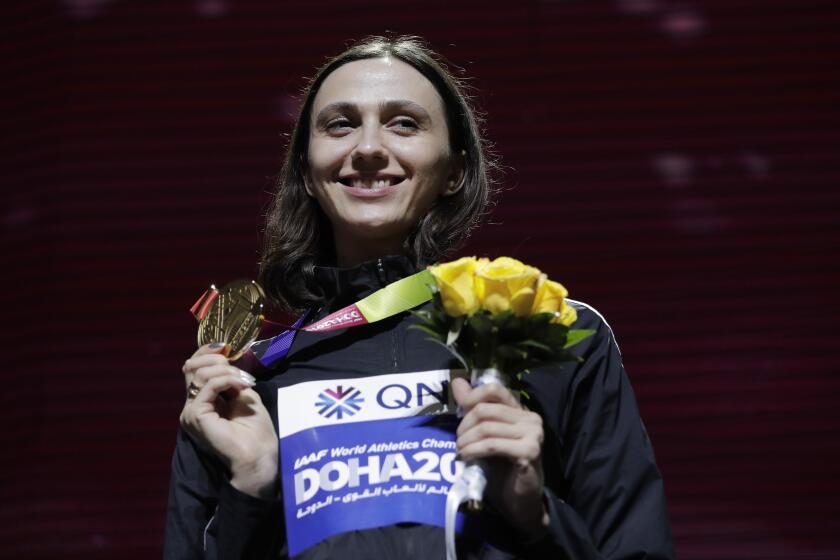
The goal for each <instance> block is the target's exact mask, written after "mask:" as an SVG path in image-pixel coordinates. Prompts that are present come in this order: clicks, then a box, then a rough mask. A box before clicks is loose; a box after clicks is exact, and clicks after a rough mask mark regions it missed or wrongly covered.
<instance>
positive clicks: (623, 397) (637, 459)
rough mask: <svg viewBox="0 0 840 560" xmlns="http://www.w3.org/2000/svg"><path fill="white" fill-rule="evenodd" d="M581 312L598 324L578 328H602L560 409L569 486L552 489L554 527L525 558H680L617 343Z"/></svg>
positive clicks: (586, 310)
mask: <svg viewBox="0 0 840 560" xmlns="http://www.w3.org/2000/svg"><path fill="white" fill-rule="evenodd" d="M580 314H581V315H583V314H586V315H588V316H589V317H590V320H591V321H593V322H592V323H591V324H584V325H576V326H580V328H593V329H596V333H595V335H593V337H592V338H591V339H590V340H591V342H589V344H588V347H587V348H585V349H584V351H583V356H584V358H585V361H584V362H583V363H582V364H580V366H579V368H578V369H577V371H576V372H575V374H574V376H573V378H572V381H571V385H570V386H569V390H568V394H567V399H565V403H564V404H563V405H561V406H564V407H565V409H564V410H561V411H559V415H560V418H562V419H563V421H562V423H561V425H560V426H559V432H560V434H561V436H560V441H561V452H560V453H561V459H560V463H561V469H562V473H563V476H562V480H563V484H562V486H563V488H556V489H555V490H551V489H548V488H547V489H546V492H545V501H546V505H547V509H548V512H549V516H550V520H551V523H550V528H549V532H548V534H547V535H546V536H545V537H544V538H543V539H541V540H540V541H538V542H535V543H530V545H527V546H526V547H525V550H523V551H522V552H523V556H525V557H528V558H569V559H630V558H633V559H650V560H659V559H666V558H674V557H675V554H674V549H673V543H672V538H671V529H670V525H669V521H668V513H667V509H666V504H665V491H664V487H663V482H662V476H661V474H660V472H659V469H658V468H657V466H656V462H655V459H654V455H653V448H652V447H651V443H650V440H649V439H648V436H647V433H646V431H645V428H644V425H643V424H642V420H641V418H640V416H639V410H638V407H637V405H636V399H635V396H634V394H633V390H632V388H631V387H630V382H629V380H628V378H627V374H626V373H625V371H624V367H623V365H622V363H621V354H620V352H619V350H618V346H617V345H616V342H615V339H614V337H613V334H612V331H611V330H610V328H609V326H608V325H607V324H606V322H604V321H603V319H602V318H600V316H599V315H597V313H595V312H594V310H591V309H589V308H584V310H581V312H580ZM581 346H583V344H581ZM558 494H560V495H558Z"/></svg>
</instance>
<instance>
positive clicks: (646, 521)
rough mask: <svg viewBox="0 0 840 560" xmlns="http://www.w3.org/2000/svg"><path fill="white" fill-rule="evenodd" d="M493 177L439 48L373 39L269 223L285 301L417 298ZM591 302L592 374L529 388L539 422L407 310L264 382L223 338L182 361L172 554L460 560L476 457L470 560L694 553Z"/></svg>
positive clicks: (345, 57)
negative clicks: (462, 512)
mask: <svg viewBox="0 0 840 560" xmlns="http://www.w3.org/2000/svg"><path fill="white" fill-rule="evenodd" d="M493 167H494V164H493V161H492V159H490V158H488V157H487V155H486V150H485V145H484V142H483V140H482V138H481V136H480V134H479V127H478V122H477V119H476V117H475V113H474V111H473V109H472V107H471V106H470V104H469V103H468V100H467V97H466V96H465V95H464V93H463V88H462V87H461V85H460V84H459V82H458V81H457V80H456V79H455V78H454V77H453V76H452V75H451V74H450V72H449V71H448V70H447V69H446V68H445V66H444V65H443V64H442V63H441V62H439V60H438V59H437V57H436V55H434V54H433V53H432V52H431V51H429V50H428V49H427V48H426V47H424V46H423V44H422V43H420V42H419V41H418V40H416V39H414V38H397V39H385V38H379V37H375V38H371V39H368V40H365V41H362V42H361V43H358V44H356V45H354V46H352V47H351V48H349V49H348V50H347V51H345V52H344V53H342V54H340V55H339V56H337V57H336V58H333V59H332V60H330V61H329V62H328V63H327V64H326V65H325V66H324V67H323V68H321V69H320V70H319V71H318V72H317V74H316V75H315V77H314V78H313V80H312V82H311V83H310V85H309V87H308V88H307V90H306V91H305V96H304V103H303V106H302V109H301V114H300V117H299V119H298V121H297V124H296V126H295V129H294V132H293V133H292V137H291V142H290V145H289V148H288V150H287V154H286V159H285V162H284V165H283V168H282V170H281V172H280V174H279V177H278V181H277V191H276V194H275V198H274V202H273V205H272V207H271V208H270V210H269V213H268V217H267V226H266V231H265V240H264V250H263V259H262V263H261V273H260V276H261V281H262V284H263V286H264V287H265V290H266V292H267V293H268V294H269V295H270V296H271V297H272V299H273V300H274V302H275V303H276V304H277V305H278V306H280V307H283V308H285V309H286V310H287V311H303V310H306V313H307V315H306V317H307V318H308V319H310V320H315V321H321V320H324V319H325V318H329V317H335V316H337V315H339V316H342V317H344V316H347V317H353V313H357V312H358V309H359V308H361V307H362V306H363V303H362V300H364V301H370V300H368V299H367V298H369V297H372V298H373V299H377V298H378V299H377V301H379V302H380V303H381V302H382V301H384V300H388V299H390V300H392V301H396V300H400V301H402V302H403V303H404V302H405V301H410V302H412V303H411V305H415V303H416V301H415V299H412V297H413V296H411V297H409V295H408V294H407V293H403V292H400V291H399V290H400V289H402V288H401V287H402V286H406V285H409V284H410V283H411V282H418V281H420V280H418V275H417V274H416V273H417V272H418V271H420V270H422V269H423V268H425V266H426V265H429V264H431V263H433V262H434V261H436V260H438V259H440V258H442V257H443V256H444V255H446V254H447V253H448V252H449V251H451V250H452V248H453V247H454V246H455V245H456V244H457V243H458V242H460V241H462V240H463V239H464V238H465V237H466V236H467V235H468V234H469V232H470V231H471V230H472V228H473V227H475V225H476V224H477V223H478V222H479V220H480V219H481V217H482V215H483V213H484V212H485V210H486V208H487V206H488V203H489V201H490V198H491V196H490V194H491V187H490V184H491V181H490V179H489V178H488V171H489V170H492V168H493ZM424 290H425V291H424V293H427V292H428V290H426V289H425V288H424ZM417 301H423V300H417ZM354 302H355V303H354ZM573 305H575V306H576V307H575V311H576V315H577V317H578V323H577V324H576V327H579V328H584V329H592V330H593V331H594V332H595V335H594V336H592V337H591V338H590V339H587V341H586V343H585V344H581V345H580V346H579V348H580V352H581V355H582V357H583V358H584V360H583V361H582V362H581V363H575V364H573V365H570V367H568V368H566V369H561V368H546V370H545V371H539V370H535V371H533V372H531V373H530V374H529V375H528V376H527V381H524V382H523V383H525V384H526V385H527V389H528V392H529V393H530V395H531V396H532V398H531V400H530V401H529V402H528V406H529V408H526V407H524V406H522V405H521V404H520V403H519V401H518V399H517V398H515V397H514V396H513V394H512V393H511V392H510V391H508V390H507V389H505V388H504V387H502V386H501V385H499V384H491V385H485V386H482V387H476V388H472V387H471V386H470V384H469V383H468V382H467V381H466V380H465V379H463V377H459V373H458V372H457V371H456V370H454V369H453V366H455V365H456V364H453V362H452V357H451V355H450V354H449V352H448V351H446V350H445V349H443V348H441V347H439V346H437V345H435V344H434V343H433V342H431V341H430V340H429V339H428V338H427V337H426V335H425V334H423V333H422V332H421V331H419V330H417V329H412V328H411V327H412V326H416V324H417V320H416V318H415V317H413V316H412V315H411V314H409V313H408V312H406V311H394V312H392V313H390V314H389V313H384V312H383V313H381V315H382V317H380V320H379V321H378V322H371V323H370V324H363V325H360V326H355V327H352V328H346V329H344V330H326V329H325V330H324V331H323V332H314V331H313V332H310V331H301V332H299V333H298V334H297V335H296V336H295V337H294V338H293V340H292V341H291V342H290V340H289V339H288V338H283V337H278V340H279V342H277V341H275V340H271V341H261V342H257V343H255V344H254V345H253V346H252V347H251V349H252V350H253V352H254V353H255V354H256V355H257V356H258V357H260V356H261V355H262V356H265V355H267V354H268V353H269V350H270V349H273V348H274V347H275V345H276V344H278V343H282V344H285V345H286V346H285V349H286V350H287V352H286V353H285V355H284V357H283V358H282V360H278V361H276V362H273V363H271V364H270V367H269V368H268V369H267V370H265V371H263V372H261V373H260V375H261V379H260V380H259V382H258V381H257V379H255V378H254V377H253V376H252V375H251V374H249V373H246V372H244V371H242V370H239V369H238V368H237V367H236V366H235V365H233V364H231V363H229V361H228V359H227V352H228V348H227V346H226V345H225V344H223V343H218V344H211V345H207V346H202V347H201V348H199V349H198V350H197V351H196V352H195V353H194V354H193V355H192V356H191V357H190V358H189V359H188V360H187V361H186V362H185V363H184V365H183V368H182V371H183V374H184V381H185V385H186V387H187V398H186V402H185V404H184V408H183V411H182V413H181V430H180V431H179V434H178V443H177V446H176V449H175V454H174V457H173V462H172V481H171V486H170V496H169V510H168V516H167V525H166V541H165V542H166V545H165V551H164V556H165V557H166V558H173V559H174V558H178V559H181V558H248V559H251V558H272V559H276V558H290V557H295V558H302V559H312V560H314V559H328V558H341V559H351V560H353V559H363V558H364V559H368V558H401V559H403V560H413V559H416V560H420V559H424V560H425V559H427V558H442V557H443V555H444V528H443V527H444V510H445V501H446V494H447V492H448V491H449V487H450V485H451V484H452V482H453V481H454V480H455V479H456V477H457V474H458V472H459V470H460V469H462V468H463V464H462V463H461V460H469V461H476V460H484V461H486V466H487V469H486V470H487V478H488V486H487V492H486V493H485V499H486V503H487V505H488V507H487V508H485V510H484V511H482V513H481V514H480V515H477V516H472V517H468V519H467V520H466V521H465V523H464V530H463V532H462V534H461V536H460V538H459V540H458V546H459V555H460V557H461V558H473V559H481V560H502V559H510V558H519V557H526V558H601V557H603V558H630V557H633V558H650V559H658V558H670V557H672V556H673V550H672V546H671V541H670V533H669V527H668V520H667V514H666V511H665V502H664V492H663V488H662V480H661V477H660V475H659V471H658V469H657V467H656V463H655V461H654V458H653V452H652V450H651V447H650V443H649V441H648V440H647V436H646V434H645V431H644V428H643V426H642V424H641V421H640V419H639V416H638V410H637V408H636V403H635V400H634V397H633V393H632V390H631V389H630V387H629V384H628V382H627V379H626V374H625V373H624V370H623V368H622V366H621V358H620V355H619V353H618V348H617V347H616V345H615V341H614V340H613V338H612V332H611V331H610V329H609V327H608V326H607V325H606V323H605V322H604V321H603V319H602V318H601V317H600V315H598V314H597V313H596V312H594V311H593V310H592V309H591V308H589V307H586V306H584V305H582V304H577V303H574V304H573ZM380 307H383V308H384V307H387V306H386V305H381V306H380ZM407 307H410V306H404V307H402V308H400V309H407ZM354 309H355V310H356V311H354ZM331 320H332V319H331ZM311 327H312V326H311V325H310V327H308V328H310V329H311ZM584 346H586V347H585V348H584ZM261 353H262V354H261ZM456 406H457V407H460V410H461V411H462V412H463V418H462V419H460V420H459V419H458V418H457V417H456V414H455V411H456Z"/></svg>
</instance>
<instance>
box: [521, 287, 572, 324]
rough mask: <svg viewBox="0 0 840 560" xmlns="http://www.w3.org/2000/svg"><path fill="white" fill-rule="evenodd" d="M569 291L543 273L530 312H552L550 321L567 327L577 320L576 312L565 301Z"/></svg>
mask: <svg viewBox="0 0 840 560" xmlns="http://www.w3.org/2000/svg"><path fill="white" fill-rule="evenodd" d="M568 295H569V292H568V291H567V290H566V288H564V287H563V285H562V284H560V283H559V282H554V281H553V280H549V279H548V278H547V277H545V275H543V277H542V278H540V283H539V285H538V286H537V295H536V297H535V298H534V306H533V308H532V310H531V313H532V314H536V313H554V314H555V317H554V319H552V320H551V322H552V323H561V324H563V325H566V326H567V327H568V326H569V325H571V324H572V323H574V322H575V321H576V320H577V312H576V311H575V309H574V307H572V306H570V305H569V304H567V303H566V296H568Z"/></svg>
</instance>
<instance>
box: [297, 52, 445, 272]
mask: <svg viewBox="0 0 840 560" xmlns="http://www.w3.org/2000/svg"><path fill="white" fill-rule="evenodd" d="M310 125H311V126H310V130H311V132H310V137H309V154H308V158H309V174H308V177H307V191H308V192H309V194H311V195H313V196H314V197H315V198H317V200H318V202H319V204H320V205H321V208H322V209H323V210H324V212H325V213H326V215H327V217H328V218H329V220H330V222H331V223H332V226H333V234H334V238H335V241H336V250H337V251H338V252H339V257H341V254H340V252H341V248H342V245H346V244H350V243H371V244H374V245H375V244H378V245H380V246H389V247H390V248H394V247H399V246H401V244H402V242H403V240H404V239H405V237H406V236H407V235H408V233H409V232H410V230H411V229H412V227H413V226H414V225H415V224H417V223H418V222H419V220H420V218H421V217H422V216H423V215H424V214H425V213H426V212H427V211H428V210H429V208H431V206H432V204H433V203H434V201H435V200H436V199H437V198H438V197H440V196H444V195H446V194H451V193H452V192H455V191H456V190H457V188H458V187H459V185H460V174H461V165H460V162H459V161H456V159H458V160H459V159H460V158H454V157H453V156H452V153H451V150H450V147H449V132H448V129H447V123H446V117H445V113H444V108H443V100H442V99H441V97H440V95H439V94H438V93H437V91H436V90H435V88H434V86H433V85H432V84H431V82H429V81H428V80H427V79H426V78H425V77H424V76H423V75H422V74H420V73H419V72H418V71H417V70H415V69H414V68H412V67H411V66H409V65H408V64H406V63H404V62H402V61H400V60H398V59H394V58H375V59H367V60H358V61H355V62H350V63H348V64H345V65H343V66H341V67H339V68H338V69H336V70H335V71H333V72H332V73H331V74H330V75H329V76H328V77H327V78H326V79H325V80H324V82H323V84H322V85H321V88H320V90H319V91H318V93H317V95H316V96H315V100H314V103H313V107H312V122H311V123H310Z"/></svg>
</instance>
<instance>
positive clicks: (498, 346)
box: [415, 257, 594, 394]
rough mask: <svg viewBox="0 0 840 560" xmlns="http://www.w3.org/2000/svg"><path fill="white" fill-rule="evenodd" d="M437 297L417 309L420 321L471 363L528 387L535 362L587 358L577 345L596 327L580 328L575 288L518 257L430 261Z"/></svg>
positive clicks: (518, 388)
mask: <svg viewBox="0 0 840 560" xmlns="http://www.w3.org/2000/svg"><path fill="white" fill-rule="evenodd" d="M429 272H431V275H432V277H433V278H434V280H435V285H434V286H433V287H432V291H433V292H434V298H433V301H434V305H433V306H432V308H431V309H423V310H419V311H416V312H415V315H416V316H417V317H419V318H420V324H418V325H416V328H419V329H421V330H423V331H425V332H426V333H428V334H429V335H431V337H432V340H434V341H436V342H438V343H440V344H442V345H444V346H445V347H446V348H447V349H448V350H449V351H451V352H452V353H453V354H454V355H455V356H456V357H457V358H458V360H459V361H460V362H461V363H462V364H463V365H464V367H465V368H466V369H467V371H471V372H475V371H476V370H487V369H495V370H498V371H499V372H503V373H504V374H506V377H507V379H504V380H502V382H505V383H506V384H507V385H508V386H509V387H510V388H511V389H512V390H514V391H518V392H519V393H520V394H522V385H521V380H522V375H523V374H525V373H526V372H527V371H528V370H529V369H530V368H533V367H537V366H543V365H556V364H559V363H560V362H565V361H581V358H580V357H578V356H575V355H574V354H572V353H571V352H570V351H569V348H570V347H571V346H573V345H575V344H577V343H578V342H580V341H582V340H584V339H585V338H587V337H588V336H591V335H592V333H593V332H594V331H591V330H586V329H572V328H570V327H571V325H572V324H574V322H575V321H576V320H577V313H576V312H575V309H574V308H573V307H571V306H570V305H569V304H568V303H567V302H566V296H567V295H568V292H567V291H566V289H565V288H564V287H563V286H562V285H561V284H559V283H558V282H554V281H552V280H549V279H548V277H547V275H545V274H543V273H542V272H540V271H539V270H538V269H536V268H534V267H533V266H528V265H526V264H523V263H522V262H520V261H518V260H516V259H512V258H510V257H499V258H497V259H495V260H492V261H491V260H489V259H484V258H482V259H477V258H475V257H464V258H461V259H458V260H456V261H453V262H448V263H443V264H439V265H435V266H430V267H429Z"/></svg>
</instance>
